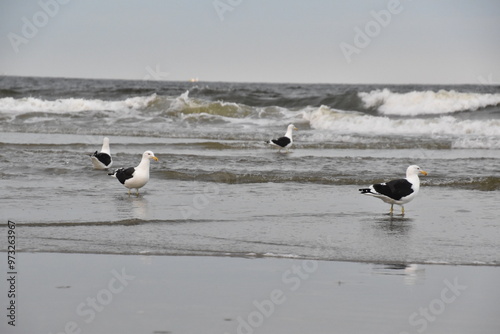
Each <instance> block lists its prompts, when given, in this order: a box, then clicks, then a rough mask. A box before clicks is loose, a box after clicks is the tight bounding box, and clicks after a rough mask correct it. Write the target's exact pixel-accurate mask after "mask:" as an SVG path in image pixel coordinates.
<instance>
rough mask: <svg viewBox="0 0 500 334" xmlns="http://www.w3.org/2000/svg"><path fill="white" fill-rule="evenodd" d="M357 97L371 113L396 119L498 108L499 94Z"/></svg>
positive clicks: (416, 93)
mask: <svg viewBox="0 0 500 334" xmlns="http://www.w3.org/2000/svg"><path fill="white" fill-rule="evenodd" d="M358 95H359V97H360V98H361V100H362V101H363V103H364V106H365V107H366V108H371V109H375V110H377V111H378V112H379V113H381V114H384V115H398V116H416V115H429V114H430V115H436V114H449V113H455V112H461V111H475V110H478V109H482V108H486V107H491V106H497V105H499V104H500V94H480V93H462V92H456V91H454V90H439V91H437V92H434V91H412V92H408V93H395V92H392V91H391V90H389V89H387V88H385V89H376V90H373V91H371V92H369V93H364V92H361V93H358Z"/></svg>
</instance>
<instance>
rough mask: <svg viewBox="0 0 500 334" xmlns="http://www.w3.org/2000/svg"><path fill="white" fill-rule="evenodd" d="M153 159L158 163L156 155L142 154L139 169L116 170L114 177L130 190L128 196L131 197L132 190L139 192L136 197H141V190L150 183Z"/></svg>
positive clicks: (149, 152) (147, 152) (150, 153)
mask: <svg viewBox="0 0 500 334" xmlns="http://www.w3.org/2000/svg"><path fill="white" fill-rule="evenodd" d="M151 159H154V160H155V161H158V158H157V157H155V155H154V153H153V152H151V151H146V152H144V153H143V154H142V159H141V162H140V163H139V165H138V166H137V167H128V168H120V169H117V170H115V171H114V172H113V173H109V174H108V175H112V176H114V177H116V178H117V179H118V181H120V183H121V184H123V185H124V186H125V187H127V188H128V195H129V196H130V189H134V188H135V190H136V191H137V193H136V195H137V196H139V188H142V187H144V186H145V185H146V183H148V181H149V162H150V160H151Z"/></svg>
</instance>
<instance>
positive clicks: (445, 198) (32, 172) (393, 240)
mask: <svg viewBox="0 0 500 334" xmlns="http://www.w3.org/2000/svg"><path fill="white" fill-rule="evenodd" d="M0 120H1V123H0V130H1V131H0V132H1V133H0V148H1V150H0V180H1V183H2V187H1V189H0V197H1V198H2V201H1V202H2V203H1V207H2V210H1V211H2V215H1V216H2V220H3V221H2V222H1V223H2V225H1V226H2V228H1V230H3V231H4V232H5V233H6V225H7V221H8V220H10V221H14V222H15V223H16V226H17V240H18V243H17V248H18V251H20V252H58V253H94V254H142V255H144V254H146V255H207V256H236V257H250V258H252V257H272V258H299V259H317V260H332V261H333V260H334V261H359V262H371V263H398V264H399V263H402V264H412V263H425V264H434V263H440V264H467V265H478V264H479V265H492V266H498V265H500V220H499V219H498V217H499V216H500V205H499V203H500V201H499V200H500V86H498V85H479V84H478V85H457V86H452V85H448V86H444V85H340V84H264V83H224V82H193V83H191V82H161V81H119V80H90V79H62V78H32V77H0ZM291 123H293V124H294V125H295V126H296V127H297V128H298V131H295V132H294V134H293V136H294V137H293V139H294V144H293V147H292V148H291V149H290V152H289V153H278V152H277V150H276V149H273V148H270V147H268V146H267V145H266V144H265V141H266V140H269V139H271V138H276V137H280V136H282V135H284V133H285V131H286V127H287V126H288V124H291ZM105 136H106V137H109V139H110V147H111V154H112V156H113V160H114V164H113V166H112V169H114V168H119V167H129V166H136V165H137V164H138V163H139V161H140V158H141V155H142V153H143V152H144V151H145V150H152V151H153V152H154V153H155V155H156V156H157V157H158V158H159V161H158V162H154V161H152V163H151V179H150V181H149V183H148V184H147V185H146V186H145V187H144V188H142V189H141V190H140V193H141V194H140V196H138V197H136V196H128V194H127V189H126V188H125V187H123V186H122V185H121V184H120V183H119V182H118V181H117V180H116V179H115V178H112V177H110V176H108V175H107V172H106V171H100V170H94V169H93V168H92V164H91V162H90V158H89V155H90V154H92V153H93V152H94V151H96V150H99V149H100V147H101V145H102V140H103V138H104V137H105ZM412 164H417V165H419V166H420V167H421V168H422V169H423V170H425V171H427V172H428V173H429V174H428V176H423V177H421V188H420V193H419V194H418V196H417V198H416V199H415V200H414V201H412V202H411V203H408V204H407V205H405V210H406V215H405V216H404V217H402V216H400V215H398V214H399V207H395V213H397V214H395V215H394V216H390V215H388V211H389V205H388V204H386V203H383V202H382V201H380V200H378V199H376V198H371V197H367V196H362V195H360V194H359V191H358V189H359V188H361V187H366V186H368V185H370V184H373V183H376V182H383V181H387V180H390V179H393V178H401V177H404V176H405V171H406V168H407V167H408V166H409V165H412ZM5 241H6V238H2V241H1V244H2V245H5ZM2 249H6V247H4V246H2Z"/></svg>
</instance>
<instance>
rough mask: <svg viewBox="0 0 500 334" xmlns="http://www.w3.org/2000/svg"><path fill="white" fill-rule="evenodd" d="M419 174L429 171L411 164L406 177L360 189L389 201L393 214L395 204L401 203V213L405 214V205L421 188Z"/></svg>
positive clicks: (364, 192) (366, 193)
mask: <svg viewBox="0 0 500 334" xmlns="http://www.w3.org/2000/svg"><path fill="white" fill-rule="evenodd" d="M418 174H423V175H427V172H425V171H423V170H421V169H420V167H418V166H417V165H411V166H410V167H408V169H407V170H406V178H404V179H398V180H392V181H389V182H385V183H377V184H374V185H371V186H370V187H368V188H362V189H359V191H361V194H363V195H370V196H374V197H377V198H380V199H381V200H382V201H384V202H386V203H389V204H390V205H391V211H390V214H391V215H392V212H393V206H394V204H397V205H400V206H401V215H403V216H404V214H405V208H404V206H403V205H404V204H406V203H408V202H410V201H411V200H413V199H414V198H415V196H417V194H418V191H419V189H420V179H419V178H418Z"/></svg>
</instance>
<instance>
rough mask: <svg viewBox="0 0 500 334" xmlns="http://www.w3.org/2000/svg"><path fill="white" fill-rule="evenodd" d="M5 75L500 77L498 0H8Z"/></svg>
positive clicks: (0, 51)
mask: <svg viewBox="0 0 500 334" xmlns="http://www.w3.org/2000/svg"><path fill="white" fill-rule="evenodd" d="M0 74H5V75H23V76H52V77H83V78H117V79H139V80H140V79H144V78H148V79H161V80H189V79H190V78H199V79H200V80H201V81H204V80H206V81H235V82H301V83H314V82H321V83H397V84H398V83H442V84H449V83H451V84H455V83H457V84H459V83H472V84H479V83H488V82H489V83H498V82H499V81H500V1H498V0H413V1H411V0H400V1H398V0H372V1H368V0H357V1H351V0H342V1H341V0H307V1H306V0H303V1H296V0H192V1H189V0H155V1H152V0H151V1H148V0H126V1H124V0H105V1H102V0H37V1H33V0H29V1H28V0H27V1H14V0H1V2H0Z"/></svg>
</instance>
